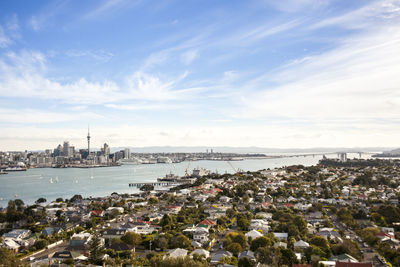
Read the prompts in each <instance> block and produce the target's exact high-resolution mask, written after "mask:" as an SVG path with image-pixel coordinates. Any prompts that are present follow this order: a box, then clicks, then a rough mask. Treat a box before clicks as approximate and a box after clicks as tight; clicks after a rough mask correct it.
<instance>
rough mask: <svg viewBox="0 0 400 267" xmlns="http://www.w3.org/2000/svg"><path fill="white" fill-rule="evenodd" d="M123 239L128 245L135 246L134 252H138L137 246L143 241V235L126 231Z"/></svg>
mask: <svg viewBox="0 0 400 267" xmlns="http://www.w3.org/2000/svg"><path fill="white" fill-rule="evenodd" d="M121 240H122V241H123V242H124V243H125V244H128V245H131V246H133V252H136V246H138V245H140V243H142V237H141V236H140V235H139V234H137V233H133V232H127V233H125V234H124V235H123V236H122V237H121Z"/></svg>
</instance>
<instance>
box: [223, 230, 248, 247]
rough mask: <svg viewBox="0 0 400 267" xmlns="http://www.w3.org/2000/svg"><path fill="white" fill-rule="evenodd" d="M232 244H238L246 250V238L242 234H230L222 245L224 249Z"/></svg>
mask: <svg viewBox="0 0 400 267" xmlns="http://www.w3.org/2000/svg"><path fill="white" fill-rule="evenodd" d="M232 243H238V244H239V245H240V246H241V247H242V248H246V247H247V240H246V236H245V235H244V234H242V233H238V232H230V233H229V234H227V235H226V236H225V238H224V241H223V244H224V247H228V246H229V245H230V244H232Z"/></svg>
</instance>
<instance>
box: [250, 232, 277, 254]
mask: <svg viewBox="0 0 400 267" xmlns="http://www.w3.org/2000/svg"><path fill="white" fill-rule="evenodd" d="M271 245H272V240H271V239H269V238H267V237H265V236H260V237H257V238H256V239H254V240H253V241H251V245H250V250H251V251H257V249H258V248H261V247H267V246H271Z"/></svg>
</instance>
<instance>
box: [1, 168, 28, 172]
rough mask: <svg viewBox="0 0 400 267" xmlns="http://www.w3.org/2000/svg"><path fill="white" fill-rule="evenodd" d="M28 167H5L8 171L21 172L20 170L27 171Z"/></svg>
mask: <svg viewBox="0 0 400 267" xmlns="http://www.w3.org/2000/svg"><path fill="white" fill-rule="evenodd" d="M26 170H27V168H26V167H8V168H7V169H5V171H6V172H19V171H26Z"/></svg>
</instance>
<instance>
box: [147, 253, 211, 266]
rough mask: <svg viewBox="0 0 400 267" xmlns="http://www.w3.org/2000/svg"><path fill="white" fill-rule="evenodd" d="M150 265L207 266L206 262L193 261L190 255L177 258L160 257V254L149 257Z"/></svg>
mask: <svg viewBox="0 0 400 267" xmlns="http://www.w3.org/2000/svg"><path fill="white" fill-rule="evenodd" d="M150 266H151V267H187V266H190V267H208V266H209V265H208V264H207V263H203V262H199V261H195V260H193V259H191V258H190V257H188V256H187V257H185V258H182V257H179V258H171V257H167V258H164V259H163V258H162V257H160V256H154V257H152V258H151V259H150Z"/></svg>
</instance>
